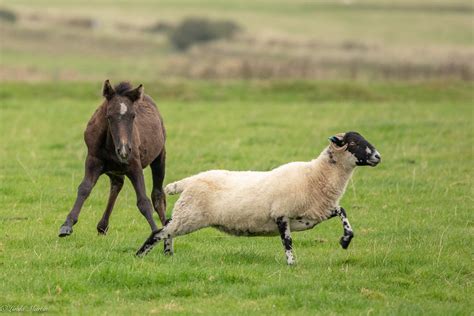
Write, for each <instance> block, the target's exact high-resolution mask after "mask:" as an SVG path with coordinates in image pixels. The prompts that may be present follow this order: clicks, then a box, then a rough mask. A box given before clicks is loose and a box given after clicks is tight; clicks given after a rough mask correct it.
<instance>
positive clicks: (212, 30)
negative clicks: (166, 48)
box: [168, 18, 240, 50]
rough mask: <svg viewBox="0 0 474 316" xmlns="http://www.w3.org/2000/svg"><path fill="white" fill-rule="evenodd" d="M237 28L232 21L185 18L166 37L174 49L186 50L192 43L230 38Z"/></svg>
mask: <svg viewBox="0 0 474 316" xmlns="http://www.w3.org/2000/svg"><path fill="white" fill-rule="evenodd" d="M239 29H240V28H239V26H238V25H237V24H236V23H234V22H232V21H210V20H208V19H205V18H186V19H184V20H183V21H182V22H181V23H180V24H179V25H178V26H177V27H176V28H174V29H172V30H171V31H170V32H169V33H168V38H169V40H170V42H171V44H173V46H174V47H175V48H176V49H178V50H186V49H188V48H189V47H190V46H191V45H193V44H197V43H201V42H208V41H212V40H217V39H221V38H230V37H232V36H233V35H234V33H236V32H237V31H238V30H239Z"/></svg>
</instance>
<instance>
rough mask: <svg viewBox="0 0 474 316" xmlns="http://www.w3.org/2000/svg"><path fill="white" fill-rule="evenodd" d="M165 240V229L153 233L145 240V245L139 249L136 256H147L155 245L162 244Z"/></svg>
mask: <svg viewBox="0 0 474 316" xmlns="http://www.w3.org/2000/svg"><path fill="white" fill-rule="evenodd" d="M162 239H164V234H163V228H162V229H159V230H158V231H155V232H152V233H151V235H150V237H148V239H147V240H145V243H144V244H143V245H142V246H141V247H140V249H138V251H137V253H136V254H135V255H136V256H138V257H143V256H146V254H147V253H149V252H150V251H151V250H152V249H153V247H155V245H156V244H157V243H158V242H160V240H162Z"/></svg>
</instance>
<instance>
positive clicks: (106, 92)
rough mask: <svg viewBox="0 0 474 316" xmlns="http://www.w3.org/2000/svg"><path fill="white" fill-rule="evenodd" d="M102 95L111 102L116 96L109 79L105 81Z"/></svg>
mask: <svg viewBox="0 0 474 316" xmlns="http://www.w3.org/2000/svg"><path fill="white" fill-rule="evenodd" d="M102 95H103V96H104V97H105V98H106V99H107V100H110V99H112V98H113V96H114V95H115V90H114V88H112V86H111V85H110V81H109V80H108V79H107V80H105V81H104V86H103V87H102Z"/></svg>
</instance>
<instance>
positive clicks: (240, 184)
mask: <svg viewBox="0 0 474 316" xmlns="http://www.w3.org/2000/svg"><path fill="white" fill-rule="evenodd" d="M329 140H330V145H329V146H328V147H326V148H325V149H324V151H323V152H322V153H321V154H320V155H319V157H318V158H316V159H314V160H311V161H309V162H291V163H288V164H285V165H282V166H280V167H278V168H276V169H273V170H271V171H268V172H255V171H245V172H239V171H227V170H211V171H207V172H202V173H199V174H197V175H195V176H191V177H188V178H185V179H183V180H180V181H177V182H174V183H171V184H169V185H168V186H166V188H165V192H166V193H167V194H178V193H181V196H180V198H179V199H178V201H177V202H176V203H175V205H174V209H173V215H172V219H171V220H170V221H169V222H168V223H167V224H166V225H165V226H164V227H163V228H162V229H160V230H159V231H156V232H154V233H152V234H151V236H150V237H149V238H148V239H147V240H146V241H145V243H144V244H143V246H142V247H141V248H140V249H139V250H138V252H137V255H138V256H141V255H145V254H146V253H148V252H149V251H150V250H151V249H152V247H153V246H154V245H155V244H156V243H157V242H159V241H160V240H162V239H165V238H166V240H165V254H172V253H173V244H172V238H173V237H175V236H179V235H185V234H189V233H191V232H193V231H196V230H198V229H201V228H204V227H209V226H211V227H215V228H217V229H219V230H221V231H224V232H226V233H229V234H232V235H237V236H264V235H278V234H279V235H280V236H281V240H282V243H283V246H284V248H285V254H286V258H287V263H288V264H293V263H294V262H295V258H294V256H293V252H292V240H291V234H290V232H291V231H303V230H307V229H311V228H313V227H314V226H315V225H316V224H318V223H320V222H322V221H324V220H326V219H329V218H332V217H334V216H339V217H340V218H341V220H342V223H343V228H344V235H343V237H342V238H341V240H340V244H341V246H342V247H343V248H344V249H346V248H347V247H348V246H349V243H350V241H351V239H352V237H353V232H352V228H351V226H350V224H349V221H348V219H347V216H346V212H345V210H344V209H343V208H342V207H341V206H340V205H339V200H340V199H341V197H342V195H343V194H344V191H345V189H346V186H347V183H348V181H349V179H350V177H351V176H352V173H353V171H354V168H355V167H356V166H376V165H377V164H378V163H379V162H380V159H381V158H380V154H379V153H378V152H377V150H375V148H374V146H372V145H371V144H370V143H369V142H367V141H366V140H365V139H364V138H363V137H362V136H361V135H360V134H358V133H356V132H347V133H343V134H338V135H335V136H333V137H331V138H329Z"/></svg>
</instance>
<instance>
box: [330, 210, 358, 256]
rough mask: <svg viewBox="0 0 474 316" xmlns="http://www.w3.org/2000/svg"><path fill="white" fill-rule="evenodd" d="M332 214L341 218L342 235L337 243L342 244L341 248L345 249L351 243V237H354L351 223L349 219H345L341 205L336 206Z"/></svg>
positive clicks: (344, 212) (345, 215)
mask: <svg viewBox="0 0 474 316" xmlns="http://www.w3.org/2000/svg"><path fill="white" fill-rule="evenodd" d="M333 214H335V215H337V216H339V217H340V218H341V221H342V226H343V228H344V235H343V236H342V237H341V239H340V240H339V244H340V245H341V246H342V248H343V249H347V248H348V247H349V244H350V243H351V240H352V238H353V237H354V232H353V231H352V227H351V224H350V223H349V220H348V219H347V214H346V210H345V209H344V208H342V207H338V208H337V209H336V210H335V211H334V212H333ZM331 215H332V214H331ZM331 217H332V216H331Z"/></svg>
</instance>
